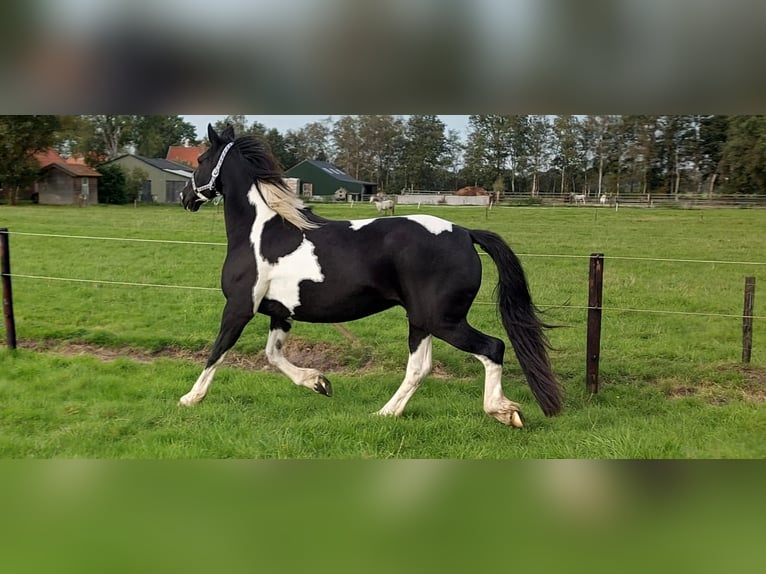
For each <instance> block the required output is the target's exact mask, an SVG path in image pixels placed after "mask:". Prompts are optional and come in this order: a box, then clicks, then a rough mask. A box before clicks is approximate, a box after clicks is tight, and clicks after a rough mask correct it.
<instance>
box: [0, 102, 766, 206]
mask: <svg viewBox="0 0 766 574" xmlns="http://www.w3.org/2000/svg"><path fill="white" fill-rule="evenodd" d="M226 124H231V125H233V126H234V128H235V132H236V133H237V134H238V135H244V134H251V135H256V136H258V137H261V138H262V139H263V140H264V141H265V142H266V143H267V144H268V146H269V147H270V149H271V150H272V152H273V153H274V155H275V156H276V158H277V159H278V160H279V161H280V163H281V164H282V166H283V167H285V168H289V167H291V166H293V165H295V164H297V163H299V162H300V161H302V160H304V159H320V160H326V161H330V162H331V163H333V164H335V165H337V166H338V167H340V168H341V169H343V170H345V171H346V172H347V173H349V174H350V175H352V176H353V177H356V178H357V179H360V180H363V181H369V182H374V183H376V184H377V185H378V188H379V189H381V190H383V191H386V192H389V193H397V192H400V191H402V190H405V189H407V190H446V191H449V190H456V189H458V188H460V187H462V186H465V185H480V186H482V187H484V188H486V189H492V190H497V191H501V192H503V193H506V194H528V195H533V196H535V195H539V194H541V193H544V194H559V195H566V194H570V193H585V194H588V195H601V194H607V195H610V196H613V195H619V194H624V193H631V192H632V193H646V194H668V195H677V194H679V193H700V194H712V193H719V192H724V193H742V194H764V193H766V117H764V116H722V115H504V114H479V115H471V116H469V117H468V131H467V133H466V134H460V133H459V132H457V131H455V130H448V129H447V128H446V126H445V124H444V123H443V122H442V121H441V120H440V119H439V117H438V116H436V115H410V116H397V115H348V116H339V117H338V118H337V119H334V120H333V119H332V118H327V119H325V120H322V121H317V122H311V123H307V124H306V125H304V126H303V127H302V128H300V129H296V130H287V131H285V132H284V133H282V132H280V131H279V130H277V129H276V128H269V127H267V126H265V125H264V124H262V123H260V122H248V121H247V118H246V117H245V116H242V115H232V116H227V117H225V118H223V119H222V120H220V121H219V122H217V124H216V125H215V127H216V128H217V129H218V130H220V129H222V128H223V127H225V125H226ZM205 137H206V135H204V134H203V138H202V139H199V138H198V135H197V133H196V130H195V128H194V126H193V125H191V124H190V123H188V122H187V121H185V120H184V119H183V118H182V117H181V116H159V115H148V116H141V115H113V116H110V115H81V116H71V115H70V116H0V138H1V139H2V141H3V145H2V146H0V184H2V185H3V187H4V188H6V189H8V188H11V187H14V186H19V185H22V186H23V185H24V184H25V183H28V182H29V181H33V180H34V177H35V175H36V170H37V169H39V166H35V164H34V162H33V161H32V159H31V158H32V155H33V154H34V153H35V152H36V151H40V150H42V149H46V148H48V147H55V148H56V149H58V151H59V152H60V153H61V154H62V155H64V156H68V155H79V156H81V157H83V158H84V160H85V161H86V163H88V164H90V165H92V166H94V167H96V168H98V166H99V165H100V164H102V163H103V162H105V161H108V160H110V159H113V158H115V157H118V156H119V155H121V154H123V153H126V152H133V153H137V154H140V155H145V156H148V157H165V155H166V153H167V149H168V147H169V146H171V145H199V144H204V143H206V142H205ZM30 178H31V179H30Z"/></svg>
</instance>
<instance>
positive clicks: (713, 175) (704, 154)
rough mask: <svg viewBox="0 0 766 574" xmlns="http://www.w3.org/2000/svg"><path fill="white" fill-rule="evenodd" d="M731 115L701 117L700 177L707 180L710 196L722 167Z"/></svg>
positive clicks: (706, 186)
mask: <svg viewBox="0 0 766 574" xmlns="http://www.w3.org/2000/svg"><path fill="white" fill-rule="evenodd" d="M729 121H730V118H729V116H715V115H709V116H702V117H700V118H699V149H698V154H699V155H698V163H697V165H698V166H699V171H700V179H701V180H703V179H704V180H706V185H705V188H706V190H707V194H708V197H710V196H712V194H713V189H714V188H715V182H716V179H717V178H718V174H719V172H720V170H721V167H722V159H723V150H724V146H725V144H726V138H727V134H728V131H729Z"/></svg>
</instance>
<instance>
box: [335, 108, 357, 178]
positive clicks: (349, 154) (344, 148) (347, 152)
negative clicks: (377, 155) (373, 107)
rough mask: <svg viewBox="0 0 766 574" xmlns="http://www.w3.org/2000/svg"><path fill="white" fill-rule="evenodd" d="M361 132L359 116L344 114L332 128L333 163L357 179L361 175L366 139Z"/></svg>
mask: <svg viewBox="0 0 766 574" xmlns="http://www.w3.org/2000/svg"><path fill="white" fill-rule="evenodd" d="M359 132H360V117H359V116H343V117H342V118H340V119H339V120H338V121H336V122H335V124H334V125H333V127H332V129H331V130H330V133H331V135H332V142H333V155H332V157H333V163H334V164H335V165H337V166H338V167H340V168H341V169H343V170H345V171H346V173H348V174H350V175H352V176H353V177H355V178H357V179H359V175H360V170H361V166H362V149H363V148H364V141H362V137H361V135H360V133H359Z"/></svg>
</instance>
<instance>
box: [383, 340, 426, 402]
mask: <svg viewBox="0 0 766 574" xmlns="http://www.w3.org/2000/svg"><path fill="white" fill-rule="evenodd" d="M431 348H432V341H431V335H428V336H427V337H426V338H425V339H423V340H422V341H421V342H420V345H418V348H417V349H416V350H415V352H414V353H411V354H410V358H409V360H408V361H407V372H406V374H405V376H404V380H403V381H402V384H401V385H400V386H399V388H398V389H397V390H396V392H395V393H394V395H393V396H392V397H391V398H390V399H389V401H388V402H387V403H386V404H385V405H384V406H383V408H382V409H380V410H379V411H378V414H379V415H390V416H396V417H398V416H399V415H401V414H402V411H404V407H405V406H406V405H407V401H409V400H410V398H412V395H414V394H415V391H417V390H418V387H419V386H420V383H421V381H422V380H423V379H424V378H425V377H426V375H427V374H428V373H430V372H431V365H432V359H431Z"/></svg>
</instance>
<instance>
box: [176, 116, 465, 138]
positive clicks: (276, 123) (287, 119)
mask: <svg viewBox="0 0 766 574" xmlns="http://www.w3.org/2000/svg"><path fill="white" fill-rule="evenodd" d="M182 117H183V118H184V120H186V121H187V122H189V123H190V124H192V125H193V126H194V127H195V128H197V137H198V138H200V139H202V138H204V137H205V134H206V133H207V124H208V123H211V124H215V122H217V121H219V120H222V119H223V118H225V117H226V115H220V116H203V115H192V116H182ZM245 117H246V118H247V121H248V122H249V123H252V122H253V121H257V122H260V123H262V124H263V125H264V126H266V127H267V128H269V129H270V128H276V129H277V130H279V132H280V133H282V134H284V133H285V132H286V131H287V130H298V129H300V128H302V127H303V126H305V125H306V124H308V123H311V122H318V121H322V120H325V119H327V118H328V117H329V118H330V119H332V120H333V121H335V120H337V119H338V118H340V117H342V115H341V114H337V115H329V116H328V115H314V116H312V115H283V116H280V115H263V116H257V115H254V116H245ZM402 117H407V116H404V115H403V116H402ZM439 119H441V121H443V122H444V125H445V126H446V129H447V130H457V132H458V133H459V134H460V136H461V137H463V138H465V136H466V135H467V134H468V116H451V115H445V116H439Z"/></svg>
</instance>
